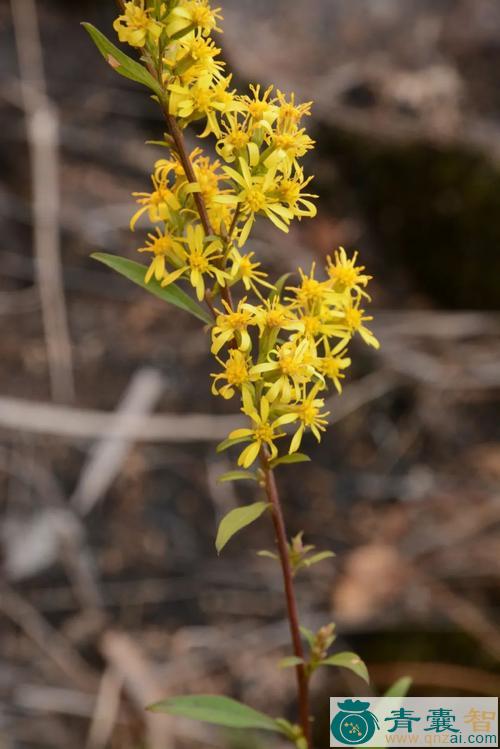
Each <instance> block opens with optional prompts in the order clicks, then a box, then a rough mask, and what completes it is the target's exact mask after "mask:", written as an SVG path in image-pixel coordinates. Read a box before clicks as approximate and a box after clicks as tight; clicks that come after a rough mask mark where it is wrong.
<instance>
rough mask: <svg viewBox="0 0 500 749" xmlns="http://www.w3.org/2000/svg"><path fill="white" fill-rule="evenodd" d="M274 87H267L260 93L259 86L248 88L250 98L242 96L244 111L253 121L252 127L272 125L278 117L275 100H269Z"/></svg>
mask: <svg viewBox="0 0 500 749" xmlns="http://www.w3.org/2000/svg"><path fill="white" fill-rule="evenodd" d="M273 88H274V86H269V87H268V88H266V90H265V91H264V92H263V94H262V96H261V93H260V86H250V91H251V96H249V95H247V96H243V97H242V100H243V102H244V104H245V110H246V111H247V112H248V114H249V115H250V117H251V118H252V119H253V121H254V126H257V127H259V126H262V125H264V126H266V125H272V124H273V122H275V120H276V118H277V117H278V107H277V106H276V104H275V99H271V98H270V96H271V93H272V92H273Z"/></svg>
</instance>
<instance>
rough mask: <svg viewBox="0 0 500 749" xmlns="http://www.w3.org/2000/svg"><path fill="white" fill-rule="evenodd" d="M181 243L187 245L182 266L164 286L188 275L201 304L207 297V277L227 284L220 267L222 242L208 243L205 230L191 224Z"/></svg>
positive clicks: (168, 277) (171, 274)
mask: <svg viewBox="0 0 500 749" xmlns="http://www.w3.org/2000/svg"><path fill="white" fill-rule="evenodd" d="M179 241H180V242H183V243H184V244H186V245H187V247H185V248H183V251H182V259H181V262H182V265H181V267H180V268H178V269H177V270H175V271H172V272H171V273H169V274H168V275H166V276H165V278H164V279H163V281H162V286H168V285H169V284H171V283H173V282H174V281H176V280H177V279H178V278H180V277H181V276H183V275H187V276H189V281H190V283H191V286H193V288H194V289H195V290H196V296H197V297H198V299H199V301H200V302H201V301H202V300H203V298H204V296H205V276H209V277H210V278H215V279H216V280H217V283H218V284H219V285H220V286H224V285H225V282H226V278H227V273H225V272H224V271H223V270H221V269H220V267H219V265H218V261H219V260H221V259H222V257H223V256H222V252H221V243H220V240H218V239H217V240H213V241H211V242H207V241H206V240H205V234H204V232H203V228H202V227H201V226H200V225H199V224H196V225H195V226H193V225H192V224H190V225H189V226H188V227H187V237H186V238H184V237H181V238H180V239H179Z"/></svg>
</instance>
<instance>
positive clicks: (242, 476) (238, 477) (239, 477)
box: [217, 471, 258, 483]
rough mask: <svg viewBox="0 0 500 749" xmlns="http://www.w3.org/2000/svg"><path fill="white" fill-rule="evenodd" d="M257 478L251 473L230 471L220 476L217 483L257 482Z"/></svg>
mask: <svg viewBox="0 0 500 749" xmlns="http://www.w3.org/2000/svg"><path fill="white" fill-rule="evenodd" d="M257 480H258V479H257V476H256V475H255V473H252V472H251V471H228V472H227V473H223V474H222V476H219V478H218V479H217V481H219V482H220V483H224V482H226V481H257Z"/></svg>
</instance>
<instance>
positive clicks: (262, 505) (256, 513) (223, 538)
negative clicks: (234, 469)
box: [215, 502, 271, 554]
mask: <svg viewBox="0 0 500 749" xmlns="http://www.w3.org/2000/svg"><path fill="white" fill-rule="evenodd" d="M269 507H271V505H270V504H269V502H255V503H254V504H253V505H245V507H236V508H235V509H234V510H231V511H230V512H228V513H227V515H226V516H225V517H224V518H222V520H221V522H220V525H219V530H218V531H217V538H216V539H215V548H216V549H217V553H218V554H220V553H221V551H222V549H223V548H224V546H225V545H226V544H227V542H228V541H229V540H230V539H231V538H232V537H233V536H234V534H235V533H238V531H241V529H242V528H246V526H247V525H250V523H253V522H254V521H255V520H257V518H260V516H261V515H262V514H263V513H264V512H265V511H266V510H267V509H268V508H269Z"/></svg>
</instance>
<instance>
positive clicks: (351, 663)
mask: <svg viewBox="0 0 500 749" xmlns="http://www.w3.org/2000/svg"><path fill="white" fill-rule="evenodd" d="M321 665H322V666H340V667H341V668H348V669H349V670H350V671H353V672H354V673H355V674H357V675H358V676H360V677H361V678H362V679H364V681H366V682H367V683H368V684H369V683H370V677H369V676H368V669H367V668H366V666H365V664H364V663H363V661H362V660H361V658H360V657H359V655H356V653H337V654H336V655H331V656H329V657H328V658H326V659H325V660H324V661H321Z"/></svg>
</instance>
